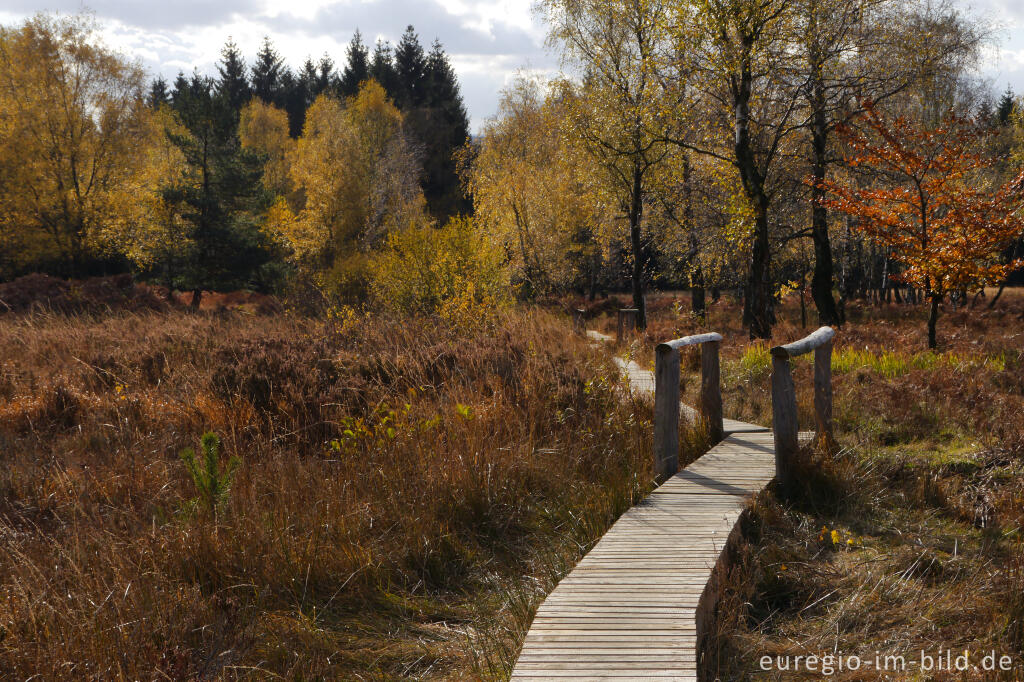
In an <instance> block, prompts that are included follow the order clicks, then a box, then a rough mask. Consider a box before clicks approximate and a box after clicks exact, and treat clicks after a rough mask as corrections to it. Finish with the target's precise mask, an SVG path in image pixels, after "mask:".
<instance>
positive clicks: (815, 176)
mask: <svg viewBox="0 0 1024 682" xmlns="http://www.w3.org/2000/svg"><path fill="white" fill-rule="evenodd" d="M812 73H814V74H815V77H814V78H813V80H812V82H811V98H810V99H811V107H812V108H813V110H814V114H813V116H812V120H811V180H812V184H811V240H812V241H813V242H814V273H813V274H812V276H811V296H812V297H813V298H814V306H815V307H816V308H817V309H818V320H819V321H820V323H821V324H823V325H833V324H839V321H840V320H839V311H838V310H837V309H836V302H835V299H834V298H832V280H833V267H832V245H831V244H830V243H829V237H828V211H827V209H826V208H825V207H824V206H823V205H822V204H821V201H822V200H823V199H824V198H825V190H824V188H823V187H822V185H821V183H822V182H824V181H825V171H826V163H827V158H826V155H827V153H828V119H827V117H826V114H825V88H824V85H823V84H822V82H821V79H820V78H819V77H817V74H818V73H820V72H819V71H818V70H816V69H812Z"/></svg>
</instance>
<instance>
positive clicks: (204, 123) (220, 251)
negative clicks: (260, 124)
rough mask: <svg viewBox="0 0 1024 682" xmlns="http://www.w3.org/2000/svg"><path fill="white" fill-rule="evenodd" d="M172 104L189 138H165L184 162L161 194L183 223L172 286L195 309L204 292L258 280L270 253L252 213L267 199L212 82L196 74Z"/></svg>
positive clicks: (257, 167)
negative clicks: (181, 171)
mask: <svg viewBox="0 0 1024 682" xmlns="http://www.w3.org/2000/svg"><path fill="white" fill-rule="evenodd" d="M179 79H180V80H184V77H183V76H181V77H179ZM174 106H175V109H176V110H177V111H178V114H179V116H180V117H181V121H182V123H183V124H184V126H185V128H186V129H187V130H188V134H184V135H176V134H172V133H168V138H169V139H170V140H171V142H172V143H173V144H174V145H175V146H177V147H178V148H179V149H180V150H181V152H182V154H183V155H184V157H185V160H186V164H187V165H186V170H185V172H184V174H183V176H182V177H181V178H180V179H179V180H178V181H177V182H175V183H173V184H171V185H169V186H167V187H164V188H163V189H162V192H161V193H162V195H163V197H164V199H165V200H166V201H168V202H169V203H171V204H172V205H175V206H177V207H178V210H179V212H180V215H181V217H182V218H183V220H184V221H185V223H186V225H187V228H186V233H185V234H184V235H183V236H184V237H185V239H184V241H183V245H182V248H181V251H180V253H179V254H178V257H179V258H180V263H179V264H178V267H176V268H175V269H176V270H177V271H178V272H179V276H178V279H177V282H176V284H177V285H178V286H180V287H182V288H185V289H191V290H192V292H193V299H192V305H193V307H199V303H200V300H201V298H202V291H203V290H204V289H214V290H221V291H223V290H231V289H238V288H241V287H249V286H253V284H254V283H256V282H257V281H258V279H259V272H260V270H261V268H262V267H263V266H264V265H265V264H266V263H267V262H268V261H269V260H270V256H271V251H270V248H269V246H268V244H267V243H266V241H265V237H264V236H263V233H262V232H261V231H260V230H259V225H258V217H257V216H259V215H260V214H261V213H262V211H264V210H265V208H266V206H267V204H268V203H269V200H268V195H267V193H266V192H265V191H264V190H263V188H262V184H261V182H260V180H261V176H262V173H263V171H262V159H261V158H260V157H259V154H257V153H255V152H253V151H251V150H246V149H242V148H241V145H240V144H239V142H238V136H237V135H236V134H235V128H236V127H237V122H236V116H235V112H234V110H233V109H232V107H231V104H230V102H229V101H228V99H227V97H225V96H223V95H221V94H220V93H219V92H218V89H217V83H216V82H215V81H214V80H213V79H211V78H204V77H202V76H199V75H198V74H196V75H194V76H193V77H192V79H191V80H190V81H188V83H187V85H186V86H185V87H183V88H181V89H179V91H178V92H176V96H175V99H174Z"/></svg>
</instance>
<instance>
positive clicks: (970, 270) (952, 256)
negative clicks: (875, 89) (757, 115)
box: [822, 102, 1024, 348]
mask: <svg viewBox="0 0 1024 682" xmlns="http://www.w3.org/2000/svg"><path fill="white" fill-rule="evenodd" d="M863 105H864V115H863V116H862V117H861V119H860V122H861V123H863V125H862V126H858V127H857V128H854V127H853V126H846V127H843V128H840V129H839V135H840V138H841V139H842V140H843V141H844V142H845V143H846V145H847V147H848V149H849V153H848V155H847V159H846V161H847V164H848V165H849V166H850V167H851V169H852V170H853V171H854V173H857V172H858V171H861V170H864V171H867V173H868V174H869V175H870V176H871V178H872V181H871V182H870V183H868V184H867V185H866V186H865V185H863V184H862V183H858V182H856V181H855V180H849V181H842V180H825V181H824V182H823V183H822V186H823V187H824V189H825V190H826V192H827V194H826V196H825V198H824V199H823V200H822V203H823V204H824V205H825V206H827V207H829V208H832V209H836V210H839V211H842V212H844V213H846V214H848V215H850V216H852V217H853V219H854V223H855V224H856V225H857V226H859V228H860V229H861V230H863V231H864V232H865V233H866V234H867V235H868V236H869V237H870V238H872V239H874V240H876V241H877V242H879V243H880V244H883V245H884V246H887V247H889V248H890V249H891V252H892V254H893V257H894V258H895V259H896V260H897V261H898V262H900V263H901V264H902V272H901V273H900V274H899V275H898V277H899V278H900V279H901V280H902V281H904V282H906V283H907V284H909V285H910V286H914V287H918V288H920V289H922V290H924V291H925V293H926V296H927V298H928V301H929V304H930V310H929V315H928V347H929V348H935V347H936V346H937V341H936V335H935V327H936V322H937V320H938V315H939V304H940V303H941V302H942V300H943V298H944V297H945V296H946V295H948V294H950V293H952V292H954V291H964V290H970V289H977V288H980V287H983V286H986V285H988V284H992V283H995V282H998V281H1000V280H1001V279H1002V278H1003V277H1005V276H1006V274H1007V273H1008V272H1010V271H1012V270H1014V269H1016V268H1018V267H1020V265H1021V263H1020V262H1014V263H1009V264H1001V263H999V258H998V257H999V253H1000V251H1001V250H1002V249H1003V248H1005V247H1006V245H1007V244H1009V243H1011V242H1012V241H1013V240H1014V239H1016V238H1017V237H1019V236H1020V235H1021V233H1022V231H1024V215H1022V208H1024V187H1022V186H1024V173H1022V174H1021V175H1018V176H1017V177H1016V178H1015V179H1014V180H1012V181H1010V182H1008V183H1006V184H1004V185H1002V186H992V183H991V182H990V181H988V174H986V172H985V170H986V169H987V168H988V167H989V166H990V165H991V164H992V162H993V160H992V159H991V158H987V157H985V156H983V155H982V154H981V153H980V151H981V145H980V144H979V142H980V141H981V138H982V137H983V136H984V135H986V134H988V133H987V132H986V131H985V130H984V129H983V128H982V127H980V126H977V125H974V124H973V122H972V121H970V120H968V119H963V118H959V117H956V116H954V115H952V114H951V115H949V116H947V117H946V118H945V119H944V120H943V122H942V123H941V124H940V125H939V127H936V128H927V127H923V126H920V125H918V124H916V123H914V122H912V121H910V120H908V119H907V118H905V117H889V116H886V115H885V114H884V113H882V112H881V111H879V110H878V109H877V108H876V107H875V106H874V105H873V103H871V102H863Z"/></svg>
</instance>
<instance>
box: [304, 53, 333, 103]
mask: <svg viewBox="0 0 1024 682" xmlns="http://www.w3.org/2000/svg"><path fill="white" fill-rule="evenodd" d="M337 78H338V76H337V74H336V73H334V60H333V59H331V57H330V55H328V54H327V53H326V52H324V55H323V56H322V57H320V61H319V62H318V63H317V65H316V88H315V90H314V92H315V93H316V94H314V95H313V97H312V98H311V100H310V103H311V104H312V101H313V100H315V99H316V98H317V97H319V96H320V95H322V94H323V93H325V92H327V91H328V90H332V89H334V86H335V80H337Z"/></svg>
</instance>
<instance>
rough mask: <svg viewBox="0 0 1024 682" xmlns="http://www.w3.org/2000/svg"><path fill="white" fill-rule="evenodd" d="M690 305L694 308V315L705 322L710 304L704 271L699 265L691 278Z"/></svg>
mask: <svg viewBox="0 0 1024 682" xmlns="http://www.w3.org/2000/svg"><path fill="white" fill-rule="evenodd" d="M690 307H691V308H692V310H693V316H694V317H696V318H697V319H698V320H700V321H701V322H703V321H704V320H705V318H706V316H707V310H708V306H707V299H706V298H705V295H704V273H703V272H701V269H700V266H699V265H698V266H697V267H696V269H695V270H694V271H693V277H692V279H691V280H690Z"/></svg>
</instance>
